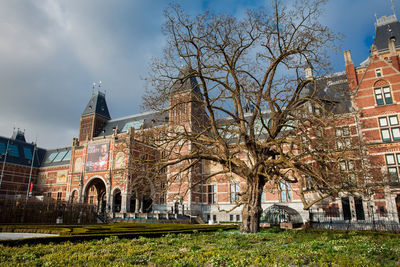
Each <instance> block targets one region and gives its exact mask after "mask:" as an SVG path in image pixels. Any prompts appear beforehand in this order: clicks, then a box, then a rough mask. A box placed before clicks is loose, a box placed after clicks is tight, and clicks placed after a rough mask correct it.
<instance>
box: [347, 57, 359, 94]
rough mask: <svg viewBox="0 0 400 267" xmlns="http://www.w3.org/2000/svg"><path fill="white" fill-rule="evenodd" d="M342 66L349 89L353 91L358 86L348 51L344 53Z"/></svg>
mask: <svg viewBox="0 0 400 267" xmlns="http://www.w3.org/2000/svg"><path fill="white" fill-rule="evenodd" d="M344 64H345V66H346V76H347V81H348V82H349V86H350V89H354V88H356V87H357V86H358V79H357V74H356V69H355V68H354V63H353V61H352V60H351V54H350V50H346V51H344Z"/></svg>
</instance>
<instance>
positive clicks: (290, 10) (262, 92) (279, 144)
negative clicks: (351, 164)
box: [145, 0, 358, 232]
mask: <svg viewBox="0 0 400 267" xmlns="http://www.w3.org/2000/svg"><path fill="white" fill-rule="evenodd" d="M324 2H325V1H323V0H299V1H293V2H292V1H291V2H289V3H284V2H283V1H282V2H281V1H278V0H273V1H271V6H270V7H269V8H268V9H260V10H257V11H248V12H247V13H246V14H243V16H241V17H240V18H235V17H233V16H231V15H226V14H224V15H216V14H212V13H211V12H205V13H203V14H200V15H197V16H195V17H191V16H189V15H187V14H185V13H184V11H183V10H182V9H181V8H180V7H178V6H172V7H170V8H169V9H167V10H166V12H165V17H166V23H165V26H164V28H163V30H164V33H165V35H166V37H167V41H168V42H167V46H166V48H165V51H164V53H163V56H162V57H160V58H157V59H155V60H154V61H153V62H152V64H151V67H152V74H151V75H150V77H149V81H150V89H149V91H148V93H147V95H146V96H145V104H146V106H147V107H150V108H153V109H162V110H164V111H165V110H168V109H169V111H170V112H175V111H174V110H176V109H179V105H181V103H190V104H191V105H192V107H193V106H196V107H201V108H200V109H201V110H204V112H203V113H202V112H200V113H198V115H197V116H192V122H191V123H190V125H188V124H187V122H185V121H182V122H181V123H179V122H175V125H176V126H177V127H170V128H168V131H170V132H168V133H166V134H164V135H163V138H159V140H158V144H160V145H162V146H163V148H164V149H166V150H167V151H168V153H167V156H166V157H165V158H164V159H165V160H164V162H163V164H162V166H167V165H170V166H172V165H175V164H178V163H182V162H183V161H184V162H186V164H179V166H181V172H184V171H187V170H188V169H189V168H191V167H194V166H196V164H197V163H198V162H199V161H201V160H203V161H207V162H214V163H217V164H219V165H221V166H222V168H221V171H219V172H217V173H212V174H210V175H208V176H207V175H205V176H203V180H202V181H194V182H193V181H192V182H193V183H191V184H190V185H192V186H193V185H195V184H196V183H197V182H199V183H200V182H202V183H204V182H205V181H206V180H207V179H210V178H211V177H212V176H213V175H216V174H218V175H220V174H221V173H226V174H227V177H228V174H229V175H231V176H233V175H234V176H239V177H241V178H242V179H244V180H245V182H246V188H242V192H241V193H240V198H238V199H237V205H241V206H242V220H243V224H242V228H241V231H243V232H257V231H258V230H259V220H260V215H261V213H262V208H261V194H262V192H263V188H264V186H265V185H266V184H267V183H268V184H270V185H272V186H275V187H279V185H280V184H281V183H282V182H284V183H292V184H298V185H299V188H300V194H301V199H302V201H303V203H304V206H305V208H309V207H310V206H311V205H313V204H314V203H316V202H317V201H319V200H321V199H324V198H326V197H328V196H335V195H337V194H338V193H339V192H340V191H341V190H343V189H344V188H345V189H346V190H350V185H351V184H352V183H351V181H350V180H351V179H352V178H351V177H353V175H348V176H346V175H343V174H340V175H338V174H339V172H340V168H338V162H339V161H341V160H345V159H346V157H348V156H349V155H351V156H350V157H354V153H355V150H356V149H347V150H351V151H350V152H349V151H344V152H340V151H338V150H337V147H336V143H335V141H334V140H332V137H331V136H332V133H333V132H334V130H333V128H332V127H333V124H332V125H330V122H334V121H335V118H334V116H333V113H332V106H334V104H335V103H332V102H329V100H327V99H321V98H320V97H319V93H318V86H317V81H316V79H314V78H313V76H311V75H310V74H311V73H310V72H309V71H310V70H311V66H312V67H313V70H314V75H318V76H321V75H325V74H326V73H328V71H329V64H328V57H327V49H335V48H336V41H337V40H338V35H336V34H334V33H333V32H332V31H330V30H329V29H328V28H327V27H326V26H324V25H322V24H321V23H320V22H319V18H320V15H321V7H322V5H323V4H324ZM305 68H306V69H307V71H308V73H306V74H305V72H304V69H305ZM188 83H190V84H191V86H192V87H194V88H195V90H194V92H192V93H193V94H194V97H191V98H182V99H181V101H180V102H179V101H178V102H171V98H170V96H171V94H176V92H179V91H183V89H185V88H186V87H185V86H187V84H188ZM197 83H198V84H197ZM200 109H199V110H200ZM316 110H318V113H316ZM182 112H183V110H182ZM170 118H171V116H170ZM179 124H180V127H179ZM329 133H330V134H329ZM333 136H334V135H333ZM189 143H190V147H191V149H190V150H189V151H184V152H183V151H182V147H184V146H185V144H189ZM357 164H358V163H357ZM175 177H176V176H175ZM307 192H312V193H313V194H312V198H309V197H307Z"/></svg>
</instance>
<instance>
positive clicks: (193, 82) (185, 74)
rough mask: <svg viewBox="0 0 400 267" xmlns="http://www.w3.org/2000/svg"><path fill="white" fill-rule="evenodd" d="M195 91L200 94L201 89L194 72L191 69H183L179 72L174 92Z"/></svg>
mask: <svg viewBox="0 0 400 267" xmlns="http://www.w3.org/2000/svg"><path fill="white" fill-rule="evenodd" d="M184 91H193V92H194V93H196V94H200V95H201V92H200V87H199V84H198V82H197V79H196V77H195V76H194V70H193V69H192V68H191V67H186V68H182V69H181V70H180V71H179V75H178V79H177V80H176V81H175V83H174V86H173V89H172V92H184Z"/></svg>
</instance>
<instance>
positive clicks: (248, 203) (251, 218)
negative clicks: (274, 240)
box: [240, 179, 264, 233]
mask: <svg viewBox="0 0 400 267" xmlns="http://www.w3.org/2000/svg"><path fill="white" fill-rule="evenodd" d="M255 180H256V181H255V182H253V183H252V184H249V185H248V191H247V193H246V195H245V196H244V197H245V199H244V204H243V208H242V226H241V227H240V231H241V232H243V233H257V232H258V231H259V230H260V217H261V213H262V208H261V194H262V192H263V187H264V185H262V184H261V183H259V181H258V179H255Z"/></svg>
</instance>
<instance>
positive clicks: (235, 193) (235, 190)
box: [229, 183, 240, 203]
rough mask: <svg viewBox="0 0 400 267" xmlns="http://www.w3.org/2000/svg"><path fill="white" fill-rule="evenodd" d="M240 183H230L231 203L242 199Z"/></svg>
mask: <svg viewBox="0 0 400 267" xmlns="http://www.w3.org/2000/svg"><path fill="white" fill-rule="evenodd" d="M239 193H240V184H239V183H235V184H230V185H229V202H230V203H236V202H237V201H239V200H240V195H239Z"/></svg>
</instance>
